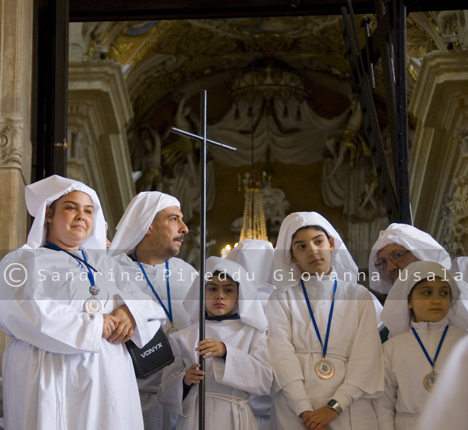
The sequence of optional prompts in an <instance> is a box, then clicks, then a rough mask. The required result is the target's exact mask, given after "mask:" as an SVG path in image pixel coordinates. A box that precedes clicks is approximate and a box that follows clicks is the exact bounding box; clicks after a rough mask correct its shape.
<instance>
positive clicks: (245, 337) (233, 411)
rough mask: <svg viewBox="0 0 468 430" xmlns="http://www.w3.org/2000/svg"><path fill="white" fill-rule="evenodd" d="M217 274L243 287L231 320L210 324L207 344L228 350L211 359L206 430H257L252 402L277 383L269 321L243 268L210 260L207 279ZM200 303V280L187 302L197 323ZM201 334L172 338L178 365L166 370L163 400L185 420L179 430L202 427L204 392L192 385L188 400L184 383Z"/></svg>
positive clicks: (193, 329) (191, 329) (190, 332)
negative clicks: (271, 358)
mask: <svg viewBox="0 0 468 430" xmlns="http://www.w3.org/2000/svg"><path fill="white" fill-rule="evenodd" d="M217 271H219V272H222V273H226V274H227V276H228V277H229V278H231V279H233V280H234V281H238V305H236V306H235V307H234V310H233V314H231V315H230V316H225V317H220V318H219V317H218V318H214V319H207V321H206V328H205V330H206V339H214V340H217V341H218V342H222V343H223V344H224V345H225V349H226V355H225V357H224V358H222V357H219V356H215V357H213V358H207V359H205V375H204V379H205V389H206V391H205V392H206V400H205V416H206V429H207V430H215V429H216V430H217V429H219V428H221V427H222V428H223V430H255V429H257V424H256V422H255V418H254V416H253V414H252V411H251V409H250V407H249V397H250V396H251V395H262V394H265V393H266V392H267V391H268V390H269V388H270V386H271V383H272V379H273V375H272V371H271V367H270V363H269V358H268V350H267V346H266V333H265V331H266V328H267V320H266V317H265V314H264V312H263V309H262V306H261V303H260V301H259V300H258V297H257V296H256V293H255V287H253V285H252V284H251V283H250V281H248V280H247V276H246V272H245V270H244V269H243V268H242V266H240V265H238V264H237V263H234V262H232V261H228V260H222V259H220V258H217V257H210V258H209V259H208V260H207V262H206V272H207V275H208V273H211V274H213V273H215V272H217ZM229 278H228V279H229ZM198 297H199V280H198V279H197V280H196V281H195V282H194V283H193V285H192V288H191V290H190V291H189V293H188V295H187V298H186V300H185V302H184V306H185V308H186V309H187V312H188V313H189V314H190V317H191V319H192V321H194V322H196V321H198V315H199V300H198ZM235 313H237V315H238V317H236V315H235ZM198 334H199V326H198V323H197V322H196V323H195V324H193V325H191V326H190V327H189V328H186V329H184V330H182V331H179V332H177V333H174V334H173V335H171V337H170V342H171V347H172V350H173V352H174V356H175V361H174V363H172V364H171V365H170V366H168V367H166V368H165V369H164V372H163V380H162V384H161V391H160V393H159V397H160V400H161V402H162V403H163V404H164V405H165V406H166V407H167V408H169V409H170V410H171V411H172V412H174V413H177V414H179V415H180V418H179V420H178V422H177V427H176V428H177V430H188V429H190V430H192V429H194V428H197V425H198V390H197V388H198V386H197V384H193V385H191V386H190V388H189V389H188V394H187V387H186V388H185V390H186V396H185V397H184V382H183V381H184V377H185V375H186V372H187V369H189V368H190V367H191V366H192V365H193V364H194V363H198V360H199V357H198V354H197V351H196V348H197V344H198V342H199V338H198Z"/></svg>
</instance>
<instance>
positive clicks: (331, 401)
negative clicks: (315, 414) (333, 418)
mask: <svg viewBox="0 0 468 430" xmlns="http://www.w3.org/2000/svg"><path fill="white" fill-rule="evenodd" d="M322 404H323V403H322ZM336 404H337V401H336V400H330V401H329V402H328V403H327V406H328V407H330V408H333V406H335V405H336Z"/></svg>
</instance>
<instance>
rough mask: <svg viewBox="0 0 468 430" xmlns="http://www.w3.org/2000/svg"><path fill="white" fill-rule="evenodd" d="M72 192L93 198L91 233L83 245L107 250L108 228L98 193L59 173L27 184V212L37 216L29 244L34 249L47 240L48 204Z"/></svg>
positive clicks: (30, 232)
mask: <svg viewBox="0 0 468 430" xmlns="http://www.w3.org/2000/svg"><path fill="white" fill-rule="evenodd" d="M72 191H81V192H83V193H85V194H87V195H88V196H89V197H91V200H92V202H93V205H94V211H93V221H94V222H93V229H92V230H91V233H90V235H89V236H88V237H87V238H86V240H84V241H83V243H82V244H81V245H82V246H83V247H84V248H88V249H95V250H98V249H102V250H105V249H106V227H105V220H104V214H103V213H102V208H101V202H100V201H99V197H98V196H97V194H96V192H95V191H94V190H93V189H92V188H90V187H88V186H87V185H85V184H83V183H82V182H79V181H75V180H73V179H68V178H63V177H61V176H58V175H53V176H49V177H48V178H45V179H42V180H40V181H38V182H35V183H34V184H31V185H28V186H27V187H26V190H25V197H26V206H27V207H28V212H29V213H30V214H31V216H33V217H34V222H33V225H32V226H31V230H30V231H29V235H28V240H27V242H26V244H27V246H29V247H31V248H40V247H41V246H43V245H44V243H45V241H46V234H47V228H46V222H45V213H46V207H47V206H50V205H51V204H52V203H53V202H54V201H55V200H57V199H59V198H60V197H62V196H64V195H65V194H68V193H71V192H72Z"/></svg>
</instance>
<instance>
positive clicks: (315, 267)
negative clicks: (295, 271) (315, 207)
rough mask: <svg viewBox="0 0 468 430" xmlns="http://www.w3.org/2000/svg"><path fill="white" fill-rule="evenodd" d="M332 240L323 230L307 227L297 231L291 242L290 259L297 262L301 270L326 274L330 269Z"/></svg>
mask: <svg viewBox="0 0 468 430" xmlns="http://www.w3.org/2000/svg"><path fill="white" fill-rule="evenodd" d="M334 249H335V248H334V240H333V238H332V237H330V238H329V239H328V238H327V236H326V234H325V233H324V232H323V231H320V230H316V229H314V228H307V229H304V230H299V231H297V232H296V233H295V234H294V236H293V239H292V243H291V259H292V261H293V262H294V263H297V264H298V265H299V267H300V268H301V270H302V272H303V273H304V272H307V273H311V274H316V275H318V276H321V275H322V274H325V275H328V274H329V273H330V271H331V267H330V260H331V252H332V251H333V250H334Z"/></svg>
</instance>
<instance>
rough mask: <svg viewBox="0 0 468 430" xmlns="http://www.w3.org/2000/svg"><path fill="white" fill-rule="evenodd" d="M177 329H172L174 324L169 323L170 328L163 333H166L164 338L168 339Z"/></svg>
mask: <svg viewBox="0 0 468 430" xmlns="http://www.w3.org/2000/svg"><path fill="white" fill-rule="evenodd" d="M178 331H179V329H178V328H176V327H174V323H172V322H171V326H170V327H168V328H167V329H166V330H165V332H166V336H167V337H169V336H170V335H171V334H172V333H176V332H178Z"/></svg>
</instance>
